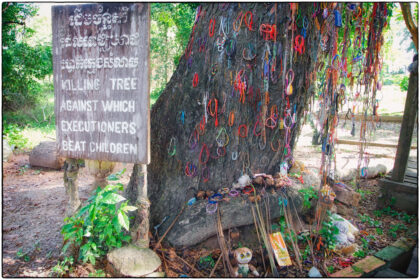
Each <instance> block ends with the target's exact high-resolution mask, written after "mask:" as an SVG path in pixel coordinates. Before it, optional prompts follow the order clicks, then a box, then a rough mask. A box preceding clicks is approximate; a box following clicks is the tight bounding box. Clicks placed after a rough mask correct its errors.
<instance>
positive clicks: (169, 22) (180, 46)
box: [150, 3, 198, 102]
mask: <svg viewBox="0 0 420 280" xmlns="http://www.w3.org/2000/svg"><path fill="white" fill-rule="evenodd" d="M197 5H198V4H194V3H152V4H151V36H150V38H151V43H150V50H151V59H152V84H151V87H152V90H151V98H152V102H153V101H154V100H156V99H157V98H158V97H159V95H160V94H161V93H162V91H163V89H164V87H165V86H166V83H167V82H168V81H169V79H170V77H171V75H172V73H173V71H174V70H175V67H176V66H177V65H178V62H179V58H180V56H181V54H182V51H183V50H184V48H185V46H186V45H187V43H188V39H189V35H190V32H191V28H192V24H193V17H194V13H195V10H194V9H195V7H196V6H197Z"/></svg>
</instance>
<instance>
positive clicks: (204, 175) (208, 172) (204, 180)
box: [201, 166, 210, 183]
mask: <svg viewBox="0 0 420 280" xmlns="http://www.w3.org/2000/svg"><path fill="white" fill-rule="evenodd" d="M204 171H206V172H204ZM201 176H203V182H204V183H206V182H207V181H208V180H209V178H210V171H209V169H208V168H207V166H204V167H203V169H202V170H201Z"/></svg>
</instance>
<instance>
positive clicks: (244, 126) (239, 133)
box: [238, 124, 248, 138]
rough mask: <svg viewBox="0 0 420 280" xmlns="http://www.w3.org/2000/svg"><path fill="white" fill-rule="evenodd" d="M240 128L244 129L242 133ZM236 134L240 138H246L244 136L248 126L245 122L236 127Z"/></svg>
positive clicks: (246, 133)
mask: <svg viewBox="0 0 420 280" xmlns="http://www.w3.org/2000/svg"><path fill="white" fill-rule="evenodd" d="M241 128H244V129H245V134H242V133H241ZM238 135H239V137H241V138H246V137H248V127H247V126H246V124H241V125H240V126H239V127H238Z"/></svg>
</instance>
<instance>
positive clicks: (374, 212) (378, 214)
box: [373, 210, 383, 218]
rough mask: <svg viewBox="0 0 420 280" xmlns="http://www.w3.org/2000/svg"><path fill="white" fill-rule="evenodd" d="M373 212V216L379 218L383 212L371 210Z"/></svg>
mask: <svg viewBox="0 0 420 280" xmlns="http://www.w3.org/2000/svg"><path fill="white" fill-rule="evenodd" d="M373 214H374V215H375V217H377V218H380V217H382V214H383V212H382V211H381V210H375V211H373Z"/></svg>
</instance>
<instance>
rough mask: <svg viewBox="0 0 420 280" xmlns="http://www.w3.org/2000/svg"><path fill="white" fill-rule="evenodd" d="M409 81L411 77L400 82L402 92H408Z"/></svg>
mask: <svg viewBox="0 0 420 280" xmlns="http://www.w3.org/2000/svg"><path fill="white" fill-rule="evenodd" d="M408 80H409V77H408V76H404V77H403V78H402V79H401V80H400V84H399V85H400V89H401V91H402V92H406V91H407V90H408Z"/></svg>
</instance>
